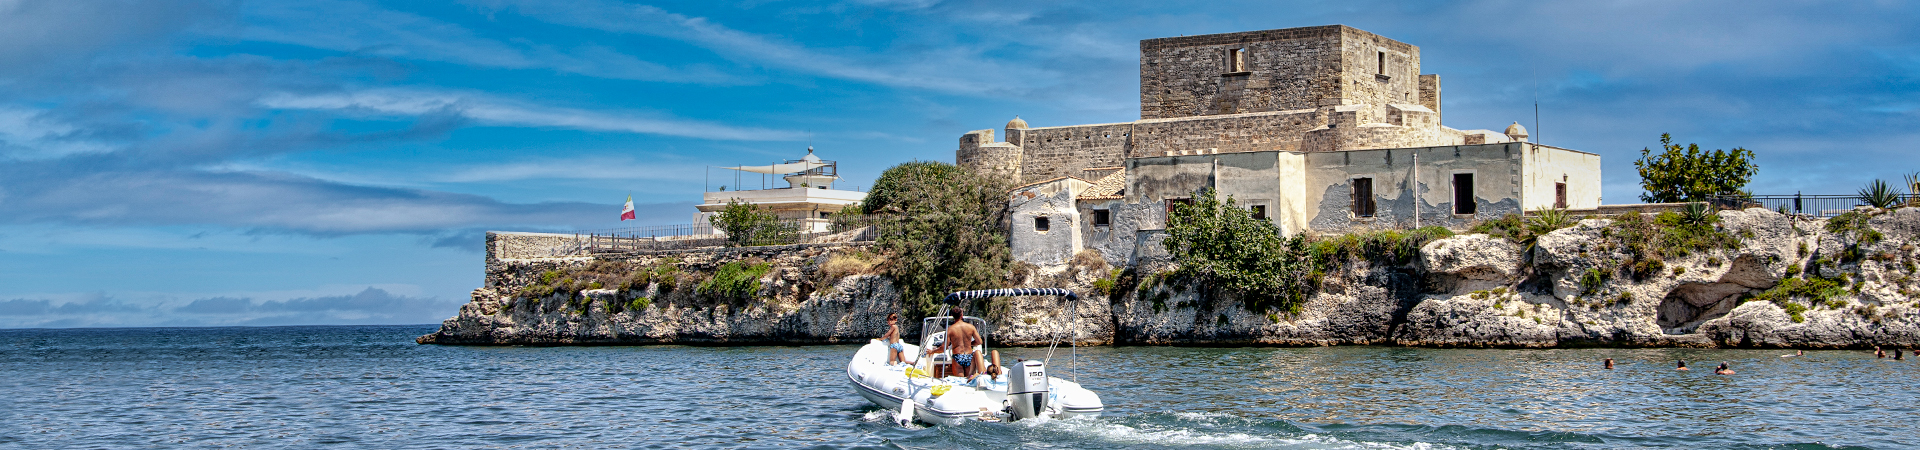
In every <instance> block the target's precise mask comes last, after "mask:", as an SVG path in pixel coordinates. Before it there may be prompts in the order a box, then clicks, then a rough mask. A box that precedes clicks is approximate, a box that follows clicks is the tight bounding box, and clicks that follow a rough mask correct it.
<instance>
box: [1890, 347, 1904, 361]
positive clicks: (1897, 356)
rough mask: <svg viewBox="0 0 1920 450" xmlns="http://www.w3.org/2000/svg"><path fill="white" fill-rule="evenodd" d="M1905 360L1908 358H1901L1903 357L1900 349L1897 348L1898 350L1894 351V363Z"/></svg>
mask: <svg viewBox="0 0 1920 450" xmlns="http://www.w3.org/2000/svg"><path fill="white" fill-rule="evenodd" d="M1904 359H1906V358H1903V357H1901V356H1900V349H1897V348H1896V349H1893V360H1894V361H1900V360H1904Z"/></svg>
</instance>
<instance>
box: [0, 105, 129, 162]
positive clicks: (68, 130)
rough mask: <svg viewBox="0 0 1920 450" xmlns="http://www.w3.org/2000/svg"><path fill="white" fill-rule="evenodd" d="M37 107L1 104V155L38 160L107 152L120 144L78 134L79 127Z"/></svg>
mask: <svg viewBox="0 0 1920 450" xmlns="http://www.w3.org/2000/svg"><path fill="white" fill-rule="evenodd" d="M45 113H46V112H45V111H41V110H35V109H27V108H18V107H8V106H0V157H6V158H12V159H22V160H36V159H51V158H59V157H64V156H69V155H78V154H87V153H103V152H110V151H113V150H115V149H117V148H118V147H117V146H114V145H109V144H106V143H102V142H97V141H93V140H89V139H82V138H79V137H76V136H74V135H75V134H77V133H79V132H81V131H82V130H81V129H80V128H79V127H75V126H73V125H72V124H68V123H65V122H61V121H58V120H54V119H51V118H48V117H46V114H45Z"/></svg>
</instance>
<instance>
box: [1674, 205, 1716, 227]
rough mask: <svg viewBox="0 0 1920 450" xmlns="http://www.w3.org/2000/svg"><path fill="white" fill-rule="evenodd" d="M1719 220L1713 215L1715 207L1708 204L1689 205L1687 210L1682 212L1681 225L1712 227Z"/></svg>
mask: <svg viewBox="0 0 1920 450" xmlns="http://www.w3.org/2000/svg"><path fill="white" fill-rule="evenodd" d="M1718 218H1719V217H1718V216H1715V215H1714V213H1713V207H1711V206H1707V204H1706V203H1688V204H1687V207H1686V208H1685V209H1681V210H1680V223H1683V224H1687V225H1694V226H1706V225H1712V224H1713V222H1715V221H1716V219H1718Z"/></svg>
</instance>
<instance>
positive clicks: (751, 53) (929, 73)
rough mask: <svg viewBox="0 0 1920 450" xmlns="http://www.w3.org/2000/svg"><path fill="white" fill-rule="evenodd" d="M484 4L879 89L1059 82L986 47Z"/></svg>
mask: <svg viewBox="0 0 1920 450" xmlns="http://www.w3.org/2000/svg"><path fill="white" fill-rule="evenodd" d="M481 3H483V4H485V5H488V6H490V7H494V8H500V9H502V10H511V11H514V12H518V13H520V14H524V15H527V16H529V17H533V18H537V19H539V20H544V21H548V22H551V23H555V24H560V25H566V26H573V27H581V28H587V29H595V30H602V31H611V32H618V33H631V34H638V35H646V36H657V37H664V38H670V39H676V40H681V41H683V42H687V43H690V44H693V45H697V46H700V47H702V48H706V49H708V50H710V51H713V52H715V53H718V54H720V55H721V56H723V57H726V58H731V59H735V60H738V61H745V62H750V63H753V64H758V65H762V66H770V67H778V68H785V69H792V70H799V71H803V72H807V73H813V74H817V75H820V76H825V77H830V78H839V79H846V80H853V81H860V82H867V83H874V84H879V85H884V86H895V87H906V88H919V89H931V90H937V91H944V92H953V93H963V94H974V95H985V94H1004V93H1012V92H1026V91H1029V90H1031V89H1033V88H1035V87H1038V86H1046V85H1051V84H1054V83H1055V82H1056V81H1057V80H1058V79H1059V77H1058V75H1057V74H1056V73H1054V72H1052V71H1048V70H1044V69H1040V68H1037V67H1035V66H1031V65H1023V64H1007V63H1005V62H1003V61H1001V60H997V59H993V58H986V57H983V56H982V53H983V49H980V48H975V47H969V46H962V45H954V46H943V47H922V48H915V49H913V50H912V51H898V52H879V53H864V52H855V51H850V50H843V51H842V52H825V51H819V50H815V49H811V48H808V47H806V46H804V45H801V44H798V43H794V42H791V41H788V40H783V39H777V38H774V37H769V36H765V35H760V34H755V33H750V32H746V31H741V30H737V29H734V28H730V27H727V26H725V25H721V24H719V23H716V22H714V21H713V20H710V19H708V18H704V17H692V16H686V15H682V14H677V13H673V12H670V11H667V10H664V9H661V8H658V7H654V6H648V5H629V4H622V3H618V2H611V1H600V0H587V1H579V2H568V3H564V4H561V3H547V2H539V1H519V0H502V1H485V2H481ZM917 3H924V4H921V5H917V6H922V7H923V6H930V5H931V3H925V2H917Z"/></svg>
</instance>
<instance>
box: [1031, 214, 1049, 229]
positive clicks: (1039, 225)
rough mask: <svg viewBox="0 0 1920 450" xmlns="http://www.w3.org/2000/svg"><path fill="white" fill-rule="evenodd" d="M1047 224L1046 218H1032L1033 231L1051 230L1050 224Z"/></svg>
mask: <svg viewBox="0 0 1920 450" xmlns="http://www.w3.org/2000/svg"><path fill="white" fill-rule="evenodd" d="M1047 222H1048V221H1047V218H1046V217H1035V218H1033V231H1047V229H1048V228H1052V224H1050V223H1047Z"/></svg>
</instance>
